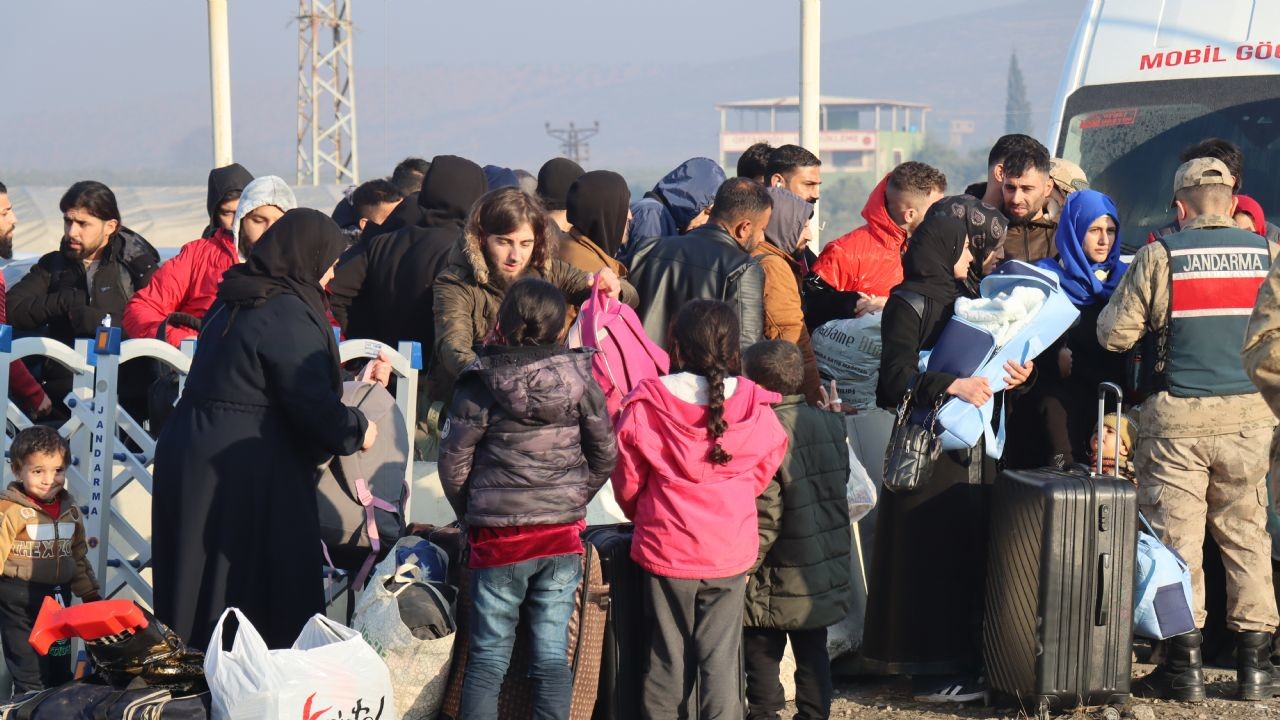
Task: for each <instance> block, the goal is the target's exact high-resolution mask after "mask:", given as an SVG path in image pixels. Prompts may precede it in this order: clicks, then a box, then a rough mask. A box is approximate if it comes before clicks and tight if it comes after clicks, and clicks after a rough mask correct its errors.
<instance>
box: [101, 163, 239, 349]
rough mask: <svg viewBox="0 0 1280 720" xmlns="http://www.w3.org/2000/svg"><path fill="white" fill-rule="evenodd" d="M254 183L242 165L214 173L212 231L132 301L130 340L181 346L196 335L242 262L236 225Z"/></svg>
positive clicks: (127, 312) (127, 315) (127, 320)
mask: <svg viewBox="0 0 1280 720" xmlns="http://www.w3.org/2000/svg"><path fill="white" fill-rule="evenodd" d="M252 181H253V176H252V175H250V174H249V171H248V170H245V169H244V168H243V167H242V166H240V165H239V164H231V165H228V166H226V167H220V168H215V169H214V170H212V171H210V173H209V196H208V202H207V209H208V211H209V225H210V227H211V228H212V229H213V231H212V232H210V233H209V234H208V235H207V236H205V237H201V238H199V239H198V240H193V241H191V242H189V243H187V244H186V245H184V246H183V247H182V251H181V252H179V253H178V255H177V257H175V258H173V259H172V260H170V261H168V262H166V263H165V264H164V265H161V266H160V268H159V269H158V270H156V273H155V275H153V276H152V277H151V282H150V283H148V284H147V286H146V287H144V288H142V289H141V290H139V291H138V292H136V293H134V295H133V297H131V298H129V303H128V304H127V305H125V308H124V318H123V320H122V324H123V326H124V330H125V332H126V333H128V335H129V337H134V338H158V339H160V340H164V341H166V342H168V343H169V344H170V345H173V346H174V347H181V346H182V341H183V340H186V339H187V338H194V337H195V336H196V334H197V332H198V331H199V329H200V321H201V319H202V318H203V317H204V314H205V312H207V311H208V310H209V306H210V305H212V304H213V298H214V295H215V294H216V293H217V291H218V283H219V282H221V281H222V273H223V272H224V271H226V269H227V268H229V267H231V266H232V265H235V264H236V263H237V262H239V257H238V255H237V252H236V240H235V235H234V232H233V231H232V226H233V225H234V222H235V217H236V210H237V209H238V208H239V205H240V197H241V194H242V193H243V192H244V190H245V188H246V187H248V185H249V183H251V182H252Z"/></svg>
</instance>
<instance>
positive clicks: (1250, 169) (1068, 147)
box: [1059, 77, 1280, 251]
mask: <svg viewBox="0 0 1280 720" xmlns="http://www.w3.org/2000/svg"><path fill="white" fill-rule="evenodd" d="M1274 83H1275V78H1273V77H1234V78H1214V79H1199V80H1170V81H1161V82H1144V83H1132V84H1121V85H1099V86H1094V87H1086V88H1081V89H1080V90H1078V91H1076V93H1074V94H1073V95H1072V96H1071V98H1069V99H1068V101H1067V112H1066V114H1065V117H1066V118H1067V122H1066V123H1065V124H1064V127H1063V134H1062V138H1061V140H1060V142H1059V153H1060V155H1061V157H1065V158H1067V159H1069V160H1073V161H1075V162H1076V163H1078V164H1079V165H1080V166H1081V167H1082V168H1084V170H1085V172H1086V173H1087V174H1088V175H1089V180H1090V185H1091V186H1092V187H1094V188H1096V189H1098V190H1100V191H1102V192H1105V193H1107V194H1108V195H1110V196H1111V197H1112V199H1113V200H1115V203H1116V206H1117V208H1118V209H1119V210H1120V214H1121V226H1120V241H1121V244H1122V245H1123V246H1124V248H1125V249H1126V250H1127V251H1133V250H1135V249H1136V248H1138V247H1141V246H1142V245H1143V244H1145V243H1146V238H1147V234H1148V233H1149V232H1150V231H1152V230H1155V229H1156V228H1159V227H1160V226H1162V225H1165V224H1166V223H1168V222H1171V221H1172V220H1173V217H1174V215H1173V211H1172V210H1171V209H1170V202H1171V201H1172V191H1171V185H1172V183H1173V173H1174V171H1175V170H1177V168H1178V165H1179V161H1178V158H1179V156H1180V155H1181V154H1182V151H1183V150H1184V149H1185V148H1187V147H1188V146H1190V145H1194V144H1195V143H1198V142H1200V141H1201V140H1204V139H1206V138H1210V137H1219V138H1223V139H1225V140H1229V141H1231V142H1233V143H1235V144H1236V145H1238V146H1240V148H1241V151H1242V152H1243V153H1244V163H1245V172H1244V176H1245V177H1244V186H1243V188H1242V190H1241V192H1243V193H1244V194H1246V195H1250V196H1251V197H1253V198H1254V199H1256V200H1258V202H1260V203H1261V204H1262V206H1263V209H1264V210H1265V211H1266V212H1267V215H1268V218H1269V219H1270V220H1272V221H1273V222H1275V221H1277V220H1280V176H1277V175H1273V174H1271V173H1270V172H1269V168H1272V167H1276V166H1277V164H1278V163H1280V98H1275V97H1274V88H1271V87H1264V85H1270V84H1274ZM1269 95H1270V96H1272V97H1271V98H1270V99H1263V100H1259V99H1257V98H1267V97H1268V96H1269Z"/></svg>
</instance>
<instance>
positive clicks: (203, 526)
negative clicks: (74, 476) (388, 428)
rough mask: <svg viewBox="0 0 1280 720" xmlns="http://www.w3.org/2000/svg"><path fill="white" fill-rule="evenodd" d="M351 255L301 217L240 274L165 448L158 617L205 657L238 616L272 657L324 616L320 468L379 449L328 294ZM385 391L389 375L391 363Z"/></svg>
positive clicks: (266, 241)
mask: <svg viewBox="0 0 1280 720" xmlns="http://www.w3.org/2000/svg"><path fill="white" fill-rule="evenodd" d="M344 244H345V242H344V240H343V237H342V232H341V231H340V230H339V229H338V226H337V225H335V224H334V223H333V221H331V220H330V219H329V218H327V217H325V216H324V214H322V213H320V212H318V211H315V210H308V209H298V210H290V211H289V212H287V213H285V215H284V217H282V218H281V219H280V220H279V222H277V223H276V224H274V225H273V226H272V227H271V229H270V230H268V231H267V232H266V234H264V235H263V236H262V239H261V240H260V241H259V242H258V243H257V244H256V245H255V246H254V249H253V252H252V253H251V254H250V256H249V259H248V260H247V261H246V262H245V263H243V264H241V265H237V266H235V267H234V268H232V269H230V270H228V271H227V272H226V274H225V275H224V276H223V281H222V285H221V286H220V287H219V289H218V300H217V302H216V304H215V305H214V307H213V309H212V310H211V311H210V312H209V314H208V315H206V316H205V320H204V326H203V332H202V334H201V336H200V342H199V344H198V345H197V349H196V355H195V358H194V359H193V360H192V364H191V373H190V375H188V376H187V385H186V390H185V392H184V393H183V395H182V399H181V400H179V401H178V405H177V407H176V408H175V409H174V411H173V414H172V415H171V416H170V417H169V420H168V422H166V423H165V426H164V431H163V432H162V433H161V434H160V438H159V440H158V442H157V448H156V462H155V483H154V493H153V501H152V509H151V517H152V527H153V535H152V549H153V553H154V555H153V558H152V567H153V570H154V573H155V576H154V577H155V582H154V586H155V612H156V616H157V617H158V618H160V619H162V620H163V621H164V622H165V623H167V624H168V625H169V626H170V627H172V628H173V629H174V630H175V631H176V632H177V633H178V634H179V635H181V636H182V638H183V639H184V640H186V641H187V642H188V643H190V644H191V645H193V646H194V647H197V648H204V647H206V644H207V643H208V642H209V640H210V633H211V632H212V630H213V627H214V625H215V624H216V623H217V621H218V618H219V616H220V615H221V614H222V612H223V611H224V610H225V609H226V608H228V607H237V608H239V609H240V610H241V611H242V612H244V613H245V615H246V616H247V617H248V618H249V620H250V621H251V622H252V623H253V625H254V627H255V628H257V630H258V632H259V633H261V635H262V637H263V639H264V640H265V641H266V643H267V646H268V647H270V648H287V647H289V646H290V645H291V644H292V643H293V641H294V640H295V639H296V638H297V636H298V633H299V631H300V630H301V629H302V626H303V625H304V624H305V623H306V621H307V620H308V619H309V618H310V617H311V616H312V615H314V614H315V613H318V612H323V611H324V591H323V587H322V583H321V578H320V568H321V567H323V562H324V558H323V553H322V550H321V547H320V525H319V522H320V521H319V516H318V510H317V506H316V502H317V500H316V479H317V473H318V468H319V467H320V466H321V465H322V464H323V463H326V462H328V460H329V459H330V458H331V457H332V456H333V455H350V454H352V453H354V452H356V451H357V450H360V449H362V448H368V447H371V446H372V444H373V441H374V439H376V426H374V425H371V424H370V423H369V422H368V420H367V419H366V418H365V417H364V415H363V414H361V413H360V411H359V410H357V409H354V408H349V407H347V406H345V405H343V404H342V401H341V389H342V377H341V375H340V373H339V368H338V349H337V345H336V343H335V341H334V337H333V333H332V332H331V331H330V328H329V323H328V321H327V320H326V317H325V299H324V290H323V289H322V287H321V283H322V282H323V280H326V279H328V276H329V275H330V274H332V270H331V266H332V264H333V262H334V261H335V260H336V259H337V258H338V254H339V252H340V251H341V249H342V247H343V245H344ZM374 375H375V377H377V378H378V380H379V381H380V382H382V383H383V384H385V383H386V379H387V377H388V376H389V368H388V367H385V363H379V364H378V366H377V367H375V370H374Z"/></svg>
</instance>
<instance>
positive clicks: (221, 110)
mask: <svg viewBox="0 0 1280 720" xmlns="http://www.w3.org/2000/svg"><path fill="white" fill-rule="evenodd" d="M209 90H210V93H211V94H212V108H213V166H214V167H223V166H225V165H230V164H231V163H232V159H231V158H232V154H231V52H230V50H229V49H228V41H227V0H209Z"/></svg>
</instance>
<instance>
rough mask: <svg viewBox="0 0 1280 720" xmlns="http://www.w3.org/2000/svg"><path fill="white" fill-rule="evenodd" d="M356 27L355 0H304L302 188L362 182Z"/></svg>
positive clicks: (300, 47)
mask: <svg viewBox="0 0 1280 720" xmlns="http://www.w3.org/2000/svg"><path fill="white" fill-rule="evenodd" d="M351 27H352V26H351V0H298V154H297V159H298V178H297V182H298V184H299V185H319V184H320V183H321V182H334V183H338V184H350V185H355V184H358V183H359V182H360V175H359V168H360V158H359V154H358V153H357V152H356V81H355V61H354V60H353V58H352V48H351V44H352V38H351ZM322 118H323V119H322ZM330 173H332V174H331V175H330ZM326 176H327V177H326Z"/></svg>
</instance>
